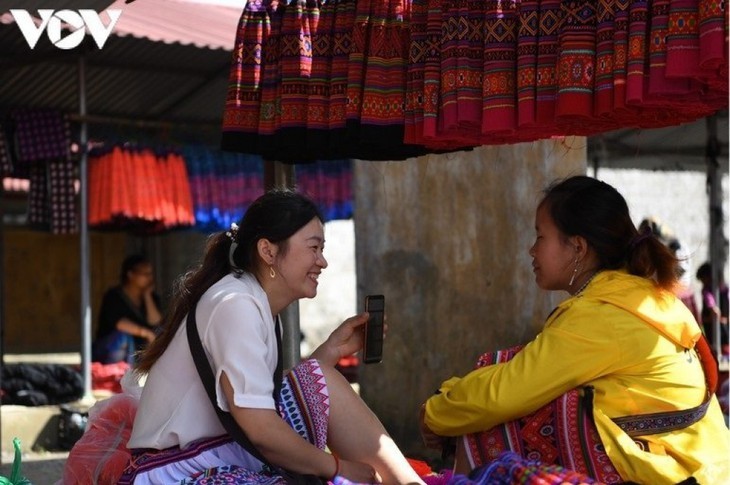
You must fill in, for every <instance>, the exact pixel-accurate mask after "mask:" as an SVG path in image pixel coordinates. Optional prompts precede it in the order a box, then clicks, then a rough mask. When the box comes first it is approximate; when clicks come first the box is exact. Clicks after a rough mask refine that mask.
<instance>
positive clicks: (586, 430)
mask: <svg viewBox="0 0 730 485" xmlns="http://www.w3.org/2000/svg"><path fill="white" fill-rule="evenodd" d="M521 349H522V347H521V346H517V347H512V348H509V349H506V350H500V351H497V352H490V353H486V354H484V355H482V356H481V357H480V358H479V361H478V362H477V366H476V367H484V366H487V365H494V364H497V363H500V362H507V361H509V360H510V359H512V357H514V355H515V354H516V353H517V352H519V351H520V350H521ZM465 443H466V445H467V452H468V453H469V456H470V458H471V460H472V465H473V466H474V468H476V467H479V466H481V465H484V464H488V463H490V462H492V461H494V460H496V459H497V458H498V457H499V456H500V455H501V454H502V453H503V452H505V451H513V452H515V453H517V454H518V455H519V456H522V457H524V458H526V459H528V460H535V461H539V462H540V463H543V464H545V465H560V466H562V467H564V468H566V469H568V470H573V471H576V472H579V473H581V474H584V475H587V476H590V477H592V478H595V479H596V480H598V481H599V482H601V483H607V484H610V483H621V482H622V480H621V477H620V476H619V474H618V472H617V471H616V469H615V468H614V466H613V465H612V464H611V461H610V460H609V458H608V455H607V454H606V452H605V450H604V448H603V445H602V443H601V439H600V437H599V435H598V430H597V429H596V426H595V424H594V423H593V415H592V408H591V406H590V403H589V402H587V401H586V400H585V399H584V396H583V395H582V392H581V391H580V390H577V389H575V390H571V391H570V392H568V393H566V394H564V395H562V396H560V397H559V398H558V399H556V400H554V401H552V402H551V403H549V404H547V405H546V406H544V407H542V408H540V409H538V410H537V411H535V412H534V413H532V414H530V415H528V416H525V417H523V418H521V419H518V420H514V421H510V422H507V423H504V424H502V425H500V426H496V427H494V428H492V429H490V430H488V431H484V432H481V433H475V434H470V435H467V436H466V437H465Z"/></svg>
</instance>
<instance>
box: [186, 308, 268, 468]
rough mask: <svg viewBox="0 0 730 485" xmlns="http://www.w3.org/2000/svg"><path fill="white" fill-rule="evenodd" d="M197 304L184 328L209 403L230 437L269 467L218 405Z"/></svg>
mask: <svg viewBox="0 0 730 485" xmlns="http://www.w3.org/2000/svg"><path fill="white" fill-rule="evenodd" d="M197 306H198V305H197V303H196V304H195V305H193V308H191V309H190V312H189V313H188V317H187V321H186V323H185V326H186V327H187V329H186V330H187V334H188V344H189V345H190V352H191V353H192V354H193V360H194V361H195V367H196V368H197V369H198V374H200V379H201V380H202V381H203V386H204V387H205V391H206V392H207V393H208V398H209V399H210V403H211V404H212V405H213V409H215V412H216V414H217V415H218V419H220V421H221V424H222V425H223V427H224V428H225V430H226V431H228V434H229V435H231V437H232V438H233V439H234V440H236V442H237V443H238V444H239V445H241V446H242V447H243V448H244V449H245V450H246V451H248V452H249V453H251V454H252V455H253V456H254V457H256V458H257V459H258V460H259V461H261V462H262V463H264V464H265V465H268V466H269V467H270V468H271V464H270V463H269V461H268V460H267V459H266V458H264V457H263V455H262V454H261V453H260V452H259V450H257V449H256V447H255V446H254V445H253V443H251V441H250V440H249V439H248V436H246V433H244V432H243V430H242V429H241V427H240V426H239V425H238V423H236V420H235V419H234V418H233V416H232V415H231V413H227V412H225V411H223V410H222V409H221V408H219V407H218V403H217V400H216V394H215V377H214V376H213V370H212V369H211V368H210V363H209V362H208V358H207V357H206V356H205V351H204V350H203V344H202V342H201V341H200V334H199V333H198V326H197V324H196V323H195V309H196V308H197ZM276 328H277V330H276V336H277V343H278V344H280V341H281V335H280V331H279V326H278V322H277V326H276ZM279 355H281V351H280V352H279ZM279 362H281V357H279ZM280 367H281V365H280V364H279V363H277V366H276V368H277V371H279V372H281V369H280ZM276 382H277V381H275V382H274V387H275V388H277V387H278V388H281V378H279V380H278V383H279V384H278V386H277V384H276ZM275 392H276V390H275Z"/></svg>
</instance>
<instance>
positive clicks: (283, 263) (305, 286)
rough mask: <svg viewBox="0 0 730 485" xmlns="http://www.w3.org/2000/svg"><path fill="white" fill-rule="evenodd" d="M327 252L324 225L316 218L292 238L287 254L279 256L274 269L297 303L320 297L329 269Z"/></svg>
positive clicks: (288, 243)
mask: <svg viewBox="0 0 730 485" xmlns="http://www.w3.org/2000/svg"><path fill="white" fill-rule="evenodd" d="M323 251H324V226H323V225H322V221H320V220H319V219H318V218H316V217H315V218H314V219H312V220H311V221H309V222H308V223H307V224H306V225H305V226H303V227H302V228H301V229H299V230H298V231H297V232H295V233H294V234H293V235H292V236H291V237H290V238H289V240H288V241H287V250H286V252H285V253H284V254H281V253H280V254H279V256H278V257H277V261H276V263H275V264H274V269H275V270H276V272H277V273H278V274H279V276H280V277H281V278H282V280H283V281H284V283H285V285H286V286H287V288H288V290H289V292H290V296H291V297H292V299H293V300H295V299H299V298H314V297H315V296H316V295H317V285H318V282H317V280H318V278H319V275H320V273H321V272H322V270H323V269H324V268H326V267H327V260H326V259H325V257H324V255H323V254H322V253H323Z"/></svg>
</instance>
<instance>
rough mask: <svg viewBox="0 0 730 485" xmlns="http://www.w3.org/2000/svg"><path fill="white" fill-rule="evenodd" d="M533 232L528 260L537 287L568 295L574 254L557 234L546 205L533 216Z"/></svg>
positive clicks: (561, 235) (566, 242)
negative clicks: (533, 237) (529, 260)
mask: <svg viewBox="0 0 730 485" xmlns="http://www.w3.org/2000/svg"><path fill="white" fill-rule="evenodd" d="M535 232H536V235H535V243H534V244H533V245H532V247H531V248H530V256H532V270H533V272H534V273H535V282H536V283H537V286H539V287H540V288H542V289H543V290H553V291H556V290H565V291H568V289H569V288H570V285H569V282H570V277H571V275H572V272H573V268H574V265H575V257H576V251H575V248H574V247H573V246H572V245H570V244H568V241H567V239H566V238H565V236H564V235H563V234H561V232H560V230H558V227H557V226H556V225H555V222H554V221H553V219H552V217H550V211H549V210H548V208H547V206H546V205H545V204H541V205H540V206H539V207H538V208H537V211H536V213H535Z"/></svg>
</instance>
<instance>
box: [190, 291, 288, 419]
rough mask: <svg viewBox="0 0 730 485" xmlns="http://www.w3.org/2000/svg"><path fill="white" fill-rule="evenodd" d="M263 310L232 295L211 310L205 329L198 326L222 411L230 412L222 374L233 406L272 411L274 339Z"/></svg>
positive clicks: (270, 320) (245, 298)
mask: <svg viewBox="0 0 730 485" xmlns="http://www.w3.org/2000/svg"><path fill="white" fill-rule="evenodd" d="M267 306H268V305H267ZM265 311H266V310H265V309H263V308H262V307H261V304H260V302H259V301H257V300H256V299H255V298H254V297H252V296H251V295H246V294H241V293H238V294H231V295H228V296H226V297H225V298H224V299H222V300H221V301H220V302H219V303H218V304H216V305H215V306H214V307H213V308H212V311H211V313H210V317H208V324H207V325H206V326H203V325H199V328H200V327H204V330H203V329H201V332H204V333H202V335H203V337H202V339H201V340H202V341H203V345H204V347H205V349H206V351H207V353H208V357H209V359H210V360H211V366H212V367H213V373H214V375H215V378H216V397H217V400H218V406H219V407H220V408H221V409H223V410H224V411H230V409H229V406H228V402H227V401H226V398H225V394H224V392H223V389H222V387H221V384H220V379H221V373H222V372H225V373H226V376H228V380H229V381H230V382H231V385H232V386H233V391H234V398H233V399H234V403H235V404H236V406H239V407H244V408H258V409H274V408H275V403H274V399H273V397H272V393H273V390H274V381H273V373H274V370H275V368H276V359H277V353H276V352H277V351H276V336H275V333H274V321H273V317H271V316H270V315H268V318H267V315H266V314H265V313H264V312H265Z"/></svg>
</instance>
